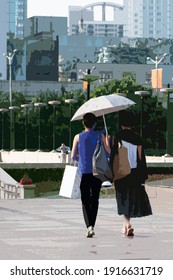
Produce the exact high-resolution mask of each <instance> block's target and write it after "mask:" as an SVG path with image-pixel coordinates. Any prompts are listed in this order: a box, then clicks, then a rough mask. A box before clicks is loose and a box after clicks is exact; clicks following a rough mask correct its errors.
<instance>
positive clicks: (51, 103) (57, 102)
mask: <svg viewBox="0 0 173 280" xmlns="http://www.w3.org/2000/svg"><path fill="white" fill-rule="evenodd" d="M48 104H50V105H52V106H53V134H52V137H53V150H52V152H56V150H55V113H56V112H55V108H56V106H57V105H59V104H61V102H60V101H58V100H52V101H49V102H48Z"/></svg>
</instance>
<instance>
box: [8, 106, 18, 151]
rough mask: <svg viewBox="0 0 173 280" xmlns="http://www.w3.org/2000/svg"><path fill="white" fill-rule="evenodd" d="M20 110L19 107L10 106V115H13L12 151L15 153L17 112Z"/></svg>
mask: <svg viewBox="0 0 173 280" xmlns="http://www.w3.org/2000/svg"><path fill="white" fill-rule="evenodd" d="M19 109H20V107H18V106H10V107H9V110H10V113H11V116H12V127H11V128H12V130H11V132H12V136H13V137H12V139H11V140H12V141H11V150H12V151H15V144H16V142H15V111H16V110H19Z"/></svg>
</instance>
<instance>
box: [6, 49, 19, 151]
mask: <svg viewBox="0 0 173 280" xmlns="http://www.w3.org/2000/svg"><path fill="white" fill-rule="evenodd" d="M17 51H18V50H17V49H15V50H13V51H12V52H9V53H8V54H6V53H4V54H3V55H4V56H5V57H6V58H7V60H8V65H9V104H10V107H12V64H13V58H14V56H15V54H16V52H17ZM12 118H13V113H12V110H10V149H11V150H12V149H13V143H12V141H13V140H12V139H14V136H13V135H12V130H13V129H12V123H13V119H12Z"/></svg>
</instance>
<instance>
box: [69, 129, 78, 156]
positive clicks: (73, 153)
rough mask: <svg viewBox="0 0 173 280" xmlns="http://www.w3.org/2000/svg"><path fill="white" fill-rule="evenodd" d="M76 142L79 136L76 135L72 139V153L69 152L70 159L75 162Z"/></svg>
mask: <svg viewBox="0 0 173 280" xmlns="http://www.w3.org/2000/svg"><path fill="white" fill-rule="evenodd" d="M78 142H79V134H76V135H75V137H74V139H73V147H72V151H71V159H72V160H77V147H78Z"/></svg>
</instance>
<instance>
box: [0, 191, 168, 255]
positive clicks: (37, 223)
mask: <svg viewBox="0 0 173 280" xmlns="http://www.w3.org/2000/svg"><path fill="white" fill-rule="evenodd" d="M146 189H147V192H148V195H149V197H150V201H151V205H152V209H153V215H152V216H149V217H144V218H136V219H132V224H133V226H134V228H135V236H134V237H133V238H128V237H124V236H123V235H122V234H121V228H122V217H119V216H118V215H117V214H116V203H115V199H114V198H101V199H100V207H99V213H98V219H97V224H96V226H95V232H96V235H95V236H94V237H93V238H91V239H88V238H86V229H85V225H84V221H83V217H82V211H81V202H80V200H79V199H78V200H71V199H63V198H44V199H42V198H38V199H37V198H36V199H24V200H1V201H0V259H1V260H9V259H11V260H25V259H27V260H85V259H86V260H110V259H120V260H123V259H128V260H131V259H132V260H133V259H136V260H141V259H145V260H149V259H156V260H160V259H161V260H162V259H165V260H168V259H171V260H173V223H172V217H173V189H172V188H161V187H157V186H149V187H147V188H146Z"/></svg>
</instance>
